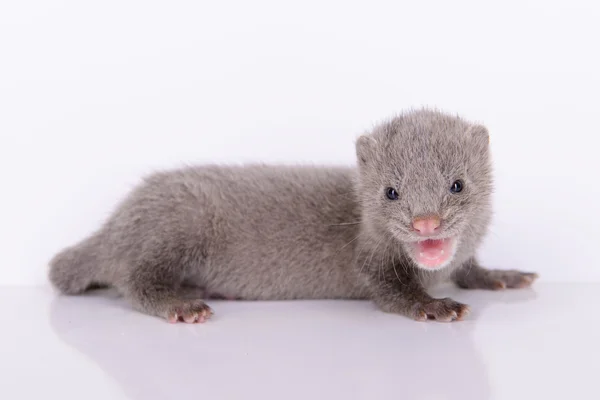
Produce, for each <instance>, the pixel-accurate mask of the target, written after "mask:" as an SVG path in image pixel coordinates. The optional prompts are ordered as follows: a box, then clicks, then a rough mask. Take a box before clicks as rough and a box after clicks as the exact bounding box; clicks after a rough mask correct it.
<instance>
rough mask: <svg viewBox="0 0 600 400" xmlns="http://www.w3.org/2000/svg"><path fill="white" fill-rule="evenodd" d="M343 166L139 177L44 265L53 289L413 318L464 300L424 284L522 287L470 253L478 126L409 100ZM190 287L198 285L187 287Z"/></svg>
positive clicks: (477, 211)
mask: <svg viewBox="0 0 600 400" xmlns="http://www.w3.org/2000/svg"><path fill="white" fill-rule="evenodd" d="M356 154H357V161H358V163H357V164H358V165H357V167H356V168H350V167H348V168H345V167H313V166H266V165H246V166H214V165H213V166H200V167H194V168H185V169H180V170H175V171H170V172H163V173H158V174H154V175H152V176H149V177H147V178H146V179H145V181H144V182H143V184H141V185H140V186H138V187H137V188H136V189H135V190H134V191H133V192H132V193H131V194H130V195H129V196H128V197H127V198H126V199H125V200H124V201H123V202H122V204H121V205H120V206H119V207H118V208H117V209H116V211H115V212H114V214H113V215H112V216H111V217H110V218H109V219H108V221H106V222H105V224H104V225H103V226H102V227H101V228H100V229H99V230H98V231H97V232H96V233H94V234H93V235H91V236H90V237H88V238H87V239H85V240H83V241H82V242H81V243H79V244H77V245H75V246H74V247H71V248H67V249H65V250H63V251H62V252H61V253H59V254H58V255H56V256H55V257H54V259H53V260H52V261H51V262H50V273H49V277H50V280H51V282H52V283H53V285H54V286H56V287H57V288H58V289H59V290H60V291H61V292H63V293H66V294H78V293H82V292H84V291H85V290H87V289H90V288H94V287H98V286H107V285H108V286H114V287H116V288H117V289H118V291H119V292H120V293H121V294H122V295H123V296H125V298H127V299H128V300H129V301H130V302H131V304H132V305H133V306H134V307H135V308H136V309H137V310H140V311H141V312H144V313H147V314H151V315H155V316H159V317H163V318H166V319H167V320H168V321H169V322H177V321H179V320H181V321H185V322H187V323H194V322H204V321H205V320H206V319H208V318H209V317H210V316H211V315H212V310H211V309H210V307H208V305H206V303H205V302H204V301H203V299H206V298H208V297H211V296H222V297H226V298H236V299H243V300H284V299H371V300H372V301H373V302H374V303H375V304H376V305H377V306H378V307H379V308H380V309H381V310H383V311H385V312H390V313H397V314H401V315H405V316H408V317H410V318H413V319H415V320H420V321H421V320H427V319H435V320H438V321H454V320H460V319H462V318H463V317H464V316H466V315H467V313H468V311H469V308H468V306H467V305H465V304H461V303H458V302H456V301H454V300H452V299H450V298H444V299H435V298H432V297H431V296H429V295H428V294H427V292H426V289H427V288H428V287H430V286H431V285H432V284H435V283H437V282H440V281H442V280H448V279H450V280H452V281H453V282H455V283H456V284H457V285H458V286H460V287H462V288H467V289H503V288H517V287H526V286H529V285H531V283H532V282H533V281H534V279H535V278H536V277H537V275H536V274H534V273H527V272H520V271H515V270H488V269H485V268H483V267H481V266H480V265H479V263H478V262H477V260H476V258H475V252H476V250H477V248H478V246H479V245H480V243H481V242H482V239H483V237H484V235H485V233H486V230H487V228H488V225H489V223H490V219H491V194H492V186H493V185H492V168H491V161H490V151H489V137H488V131H487V129H486V128H485V127H484V126H481V125H477V124H473V123H469V122H467V121H465V120H464V119H462V118H460V117H455V116H451V115H448V114H445V113H442V112H440V111H436V110H430V109H420V110H413V111H409V112H406V113H404V114H402V115H399V116H397V117H395V118H392V119H391V120H389V121H387V122H385V123H382V124H380V125H378V126H377V127H375V128H374V129H373V131H372V132H370V133H368V134H365V135H363V136H361V137H359V138H358V140H357V141H356ZM199 291H200V292H199Z"/></svg>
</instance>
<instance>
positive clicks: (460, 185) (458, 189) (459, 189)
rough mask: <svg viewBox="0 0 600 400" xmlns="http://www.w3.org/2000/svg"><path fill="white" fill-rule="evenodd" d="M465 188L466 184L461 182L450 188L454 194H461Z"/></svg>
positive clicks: (455, 182) (456, 182)
mask: <svg viewBox="0 0 600 400" xmlns="http://www.w3.org/2000/svg"><path fill="white" fill-rule="evenodd" d="M463 187H464V183H463V182H462V181H461V180H458V181H454V183H453V184H452V186H450V191H451V192H452V193H460V192H462V190H463Z"/></svg>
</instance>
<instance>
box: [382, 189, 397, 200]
mask: <svg viewBox="0 0 600 400" xmlns="http://www.w3.org/2000/svg"><path fill="white" fill-rule="evenodd" d="M385 195H386V196H387V198H388V199H390V200H398V192H397V191H396V189H394V188H391V187H389V188H387V189H385Z"/></svg>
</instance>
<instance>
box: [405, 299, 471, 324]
mask: <svg viewBox="0 0 600 400" xmlns="http://www.w3.org/2000/svg"><path fill="white" fill-rule="evenodd" d="M469 311H470V310H469V306H468V305H466V304H462V303H459V302H457V301H454V300H452V299H450V298H444V299H431V300H428V301H426V302H419V303H416V304H415V305H414V306H413V307H412V310H411V315H410V316H411V317H412V318H414V319H416V320H417V321H426V320H428V319H432V320H436V321H439V322H452V321H460V320H461V319H463V318H464V317H466V316H467V315H468V314H469Z"/></svg>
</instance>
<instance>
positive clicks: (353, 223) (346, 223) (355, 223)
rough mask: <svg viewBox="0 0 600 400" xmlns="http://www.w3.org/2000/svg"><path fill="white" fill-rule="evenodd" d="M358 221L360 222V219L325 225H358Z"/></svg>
mask: <svg viewBox="0 0 600 400" xmlns="http://www.w3.org/2000/svg"><path fill="white" fill-rule="evenodd" d="M360 223H361V221H357V222H342V223H340V224H330V225H327V226H347V225H358V224H360Z"/></svg>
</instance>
